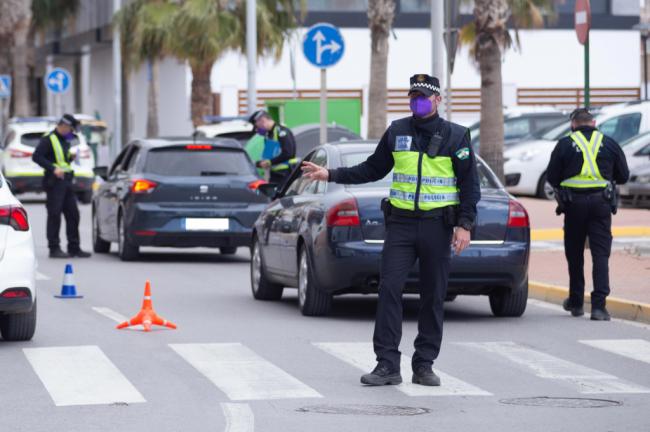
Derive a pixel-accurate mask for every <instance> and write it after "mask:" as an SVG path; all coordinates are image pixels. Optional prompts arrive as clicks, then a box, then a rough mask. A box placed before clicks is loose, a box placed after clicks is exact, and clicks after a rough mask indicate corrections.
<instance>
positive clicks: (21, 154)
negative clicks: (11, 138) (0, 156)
mask: <svg viewBox="0 0 650 432" xmlns="http://www.w3.org/2000/svg"><path fill="white" fill-rule="evenodd" d="M9 157H12V158H28V157H32V152H29V151H24V150H16V149H9Z"/></svg>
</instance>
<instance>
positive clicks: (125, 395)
mask: <svg viewBox="0 0 650 432" xmlns="http://www.w3.org/2000/svg"><path fill="white" fill-rule="evenodd" d="M23 352H24V354H25V356H26V357H27V360H28V361H29V363H30V364H31V366H32V368H33V369H34V372H36V375H38V378H39V379H40V380H41V382H42V383H43V385H44V386H45V389H46V390H47V391H48V393H49V394H50V396H51V397H52V400H53V401H54V404H55V405H56V406H70V405H98V404H111V403H115V402H126V403H136V402H146V401H145V399H144V397H143V396H142V395H141V394H140V392H139V391H138V390H137V389H136V388H135V387H134V386H133V385H132V384H131V383H130V382H129V380H128V379H127V378H126V377H125V376H124V375H122V373H121V372H120V371H119V369H118V368H117V367H116V366H115V365H114V364H113V363H112V362H111V361H110V360H109V359H108V357H106V355H105V354H104V352H103V351H102V350H101V349H100V348H99V347H98V346H95V345H88V346H71V347H48V348H23Z"/></svg>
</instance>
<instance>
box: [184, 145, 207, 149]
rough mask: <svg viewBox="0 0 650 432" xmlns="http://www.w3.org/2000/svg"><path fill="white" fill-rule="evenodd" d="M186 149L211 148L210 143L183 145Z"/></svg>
mask: <svg viewBox="0 0 650 432" xmlns="http://www.w3.org/2000/svg"><path fill="white" fill-rule="evenodd" d="M185 149H187V150H212V146H211V145H210V144H188V145H186V146H185Z"/></svg>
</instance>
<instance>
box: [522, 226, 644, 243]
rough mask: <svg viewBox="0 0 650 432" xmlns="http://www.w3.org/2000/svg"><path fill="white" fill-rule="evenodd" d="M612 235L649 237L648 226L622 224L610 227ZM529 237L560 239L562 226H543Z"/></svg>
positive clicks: (561, 237)
mask: <svg viewBox="0 0 650 432" xmlns="http://www.w3.org/2000/svg"><path fill="white" fill-rule="evenodd" d="M612 235H613V236H614V237H650V227H647V226H622V227H612ZM530 239H531V240H533V241H535V240H562V239H564V230H563V229H562V228H543V229H534V230H531V231H530Z"/></svg>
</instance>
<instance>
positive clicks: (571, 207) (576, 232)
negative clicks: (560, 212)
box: [564, 192, 612, 307]
mask: <svg viewBox="0 0 650 432" xmlns="http://www.w3.org/2000/svg"><path fill="white" fill-rule="evenodd" d="M564 213H565V214H564V253H565V255H566V259H567V262H568V264H569V299H570V300H569V301H570V303H571V304H572V305H573V306H582V304H583V303H584V296H585V275H584V263H585V255H584V254H585V241H586V239H587V236H589V248H590V250H591V259H592V261H593V271H592V277H593V282H594V291H593V292H592V294H591V305H592V307H603V306H605V301H606V298H607V296H608V295H609V291H610V290H609V255H610V252H611V249H612V214H611V208H610V205H609V203H608V202H607V201H605V199H604V198H603V196H602V194H601V193H599V192H597V193H591V194H580V193H574V194H573V200H572V202H570V203H568V204H567V205H566V208H565V212H564Z"/></svg>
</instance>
